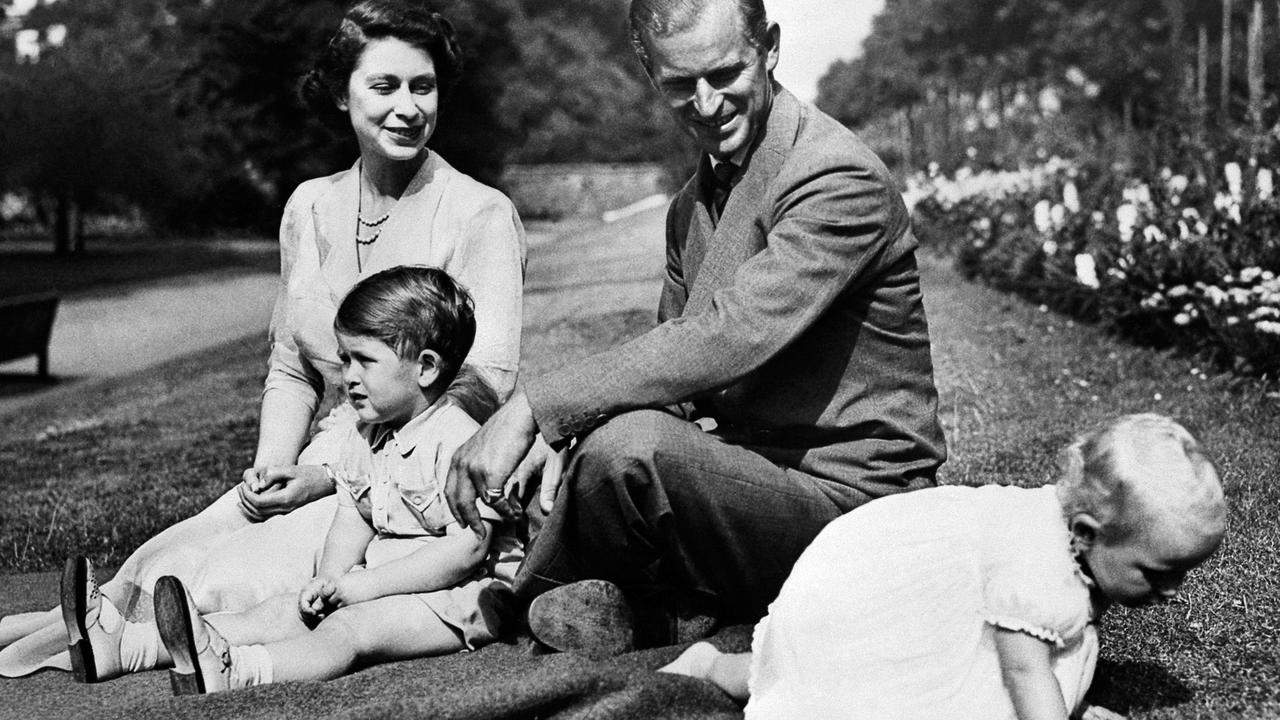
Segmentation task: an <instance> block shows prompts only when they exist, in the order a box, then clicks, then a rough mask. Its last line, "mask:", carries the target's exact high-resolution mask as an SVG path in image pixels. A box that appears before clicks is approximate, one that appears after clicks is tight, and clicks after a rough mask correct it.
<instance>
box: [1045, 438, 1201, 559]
mask: <svg viewBox="0 0 1280 720" xmlns="http://www.w3.org/2000/svg"><path fill="white" fill-rule="evenodd" d="M1058 487H1059V488H1060V489H1061V490H1062V493H1061V496H1062V498H1063V510H1064V511H1065V513H1066V514H1067V516H1068V517H1072V516H1074V515H1075V514H1077V513H1081V512H1083V513H1088V514H1090V515H1092V516H1093V517H1094V518H1096V519H1097V520H1098V521H1099V522H1100V523H1101V524H1102V535H1103V536H1105V537H1109V538H1111V539H1121V538H1123V537H1125V536H1127V535H1128V534H1129V533H1131V532H1133V531H1134V530H1136V529H1138V526H1140V525H1141V523H1142V519H1143V518H1145V517H1147V514H1148V513H1155V514H1156V515H1157V516H1158V517H1160V518H1168V519H1169V520H1173V519H1178V520H1181V521H1182V522H1185V523H1193V524H1196V525H1198V526H1199V530H1200V531H1201V532H1204V533H1206V534H1210V533H1212V534H1217V535H1221V534H1222V532H1223V529H1224V526H1225V521H1226V503H1225V501H1224V499H1223V494H1222V485H1221V483H1220V482H1219V481H1218V471H1217V469H1216V468H1215V467H1214V465H1213V462H1212V461H1211V460H1210V459H1209V458H1208V456H1206V455H1205V453H1204V450H1203V449H1201V447H1200V443H1199V442H1197V441H1196V439H1195V438H1194V437H1192V435H1191V433H1190V432H1188V431H1187V429H1186V428H1184V427H1183V426H1182V425H1179V424H1178V423H1176V422H1174V421H1173V420H1172V419H1170V418H1168V417H1165V416H1163V415H1158V414H1155V413H1142V414H1138V415H1125V416H1123V417H1120V418H1118V419H1116V420H1113V421H1111V422H1109V423H1106V424H1104V425H1102V426H1101V427H1099V428H1097V429H1095V430H1093V431H1090V432H1088V433H1085V434H1084V435H1081V436H1080V437H1078V438H1077V439H1076V440H1075V442H1073V443H1071V445H1070V446H1068V447H1067V449H1066V450H1064V451H1063V454H1062V474H1061V476H1060V478H1059V480H1058ZM1134 510H1139V511H1145V512H1134Z"/></svg>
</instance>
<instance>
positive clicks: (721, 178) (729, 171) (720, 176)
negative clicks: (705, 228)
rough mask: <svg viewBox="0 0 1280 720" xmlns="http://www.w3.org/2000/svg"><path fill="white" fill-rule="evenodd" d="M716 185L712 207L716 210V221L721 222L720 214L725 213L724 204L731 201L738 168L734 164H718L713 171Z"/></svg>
mask: <svg viewBox="0 0 1280 720" xmlns="http://www.w3.org/2000/svg"><path fill="white" fill-rule="evenodd" d="M713 172H714V174H715V185H714V187H712V189H711V207H712V208H713V209H714V210H715V221H716V222H719V221H720V213H722V212H724V204H725V203H726V202H728V201H729V192H730V191H731V190H733V179H734V177H735V176H737V174H738V168H737V166H735V165H734V164H733V163H729V162H722V163H718V164H717V165H716V166H715V169H714V170H713Z"/></svg>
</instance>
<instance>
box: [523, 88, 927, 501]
mask: <svg viewBox="0 0 1280 720" xmlns="http://www.w3.org/2000/svg"><path fill="white" fill-rule="evenodd" d="M775 89H776V91H777V92H776V95H775V98H774V101H773V105H772V108H771V110H770V113H769V118H768V121H767V123H766V125H765V128H764V132H763V134H762V135H761V137H759V138H758V139H757V142H756V146H755V148H754V149H753V150H752V151H751V153H750V154H749V156H748V158H747V161H746V163H745V165H744V167H743V170H742V173H741V176H740V180H739V181H738V182H737V184H736V185H735V186H734V189H733V191H732V193H731V194H730V195H729V199H728V203H727V205H726V206H725V208H724V211H723V213H722V216H721V219H720V222H719V223H718V224H713V222H712V219H711V215H710V213H709V211H708V203H709V200H708V198H709V193H708V192H707V188H708V187H709V182H710V181H709V176H710V175H711V169H710V165H709V163H708V162H707V161H706V160H705V159H704V161H703V162H702V163H701V166H700V167H699V169H698V171H697V174H696V175H695V176H694V177H693V178H692V179H691V180H690V181H689V182H688V183H687V184H686V185H685V187H684V188H683V189H682V190H681V191H680V192H679V194H678V195H677V196H676V197H675V198H674V200H673V201H672V203H671V205H670V208H669V210H668V213H667V225H666V233H667V258H666V277H665V280H664V284H663V290H662V297H661V300H660V304H659V309H658V319H659V322H660V324H659V325H658V326H657V327H656V328H654V329H652V330H650V331H649V332H647V333H645V334H644V335H642V336H640V337H638V338H635V339H634V340H631V341H629V342H627V343H624V344H622V345H620V346H618V347H616V348H613V349H611V350H608V351H605V352H603V353H600V354H598V355H595V356H592V357H589V358H586V359H583V360H580V361H577V362H573V363H568V364H566V365H565V366H564V367H562V368H559V369H557V370H555V371H553V372H551V373H548V374H546V375H543V376H541V377H538V378H533V379H531V380H529V381H527V385H526V393H527V395H528V398H529V402H530V405H531V407H532V408H533V412H534V417H535V419H536V421H537V423H538V427H539V430H540V431H541V432H542V433H543V436H544V437H545V438H547V440H548V441H549V442H551V443H553V444H555V443H557V442H563V441H564V440H566V439H567V438H570V437H572V436H574V435H578V434H581V433H585V432H587V431H589V430H590V429H591V428H593V427H595V426H596V425H598V424H600V423H601V422H603V421H604V420H605V419H607V418H608V417H610V416H612V415H615V414H618V413H621V412H624V411H627V410H631V409H637V408H644V407H666V406H671V405H674V404H678V403H686V402H689V401H692V404H693V406H694V407H695V408H696V410H697V412H699V413H701V414H704V415H708V416H711V417H714V418H715V419H716V421H717V422H718V423H719V429H718V430H717V432H719V433H721V434H722V435H724V437H725V438H726V440H727V441H729V442H734V443H737V444H741V445H745V446H748V447H750V448H752V449H754V450H756V451H758V452H760V453H761V454H763V455H765V456H766V457H768V458H770V459H772V460H774V461H775V462H777V463H779V464H781V465H783V466H786V467H791V468H795V469H798V470H800V471H803V472H806V473H808V474H811V475H815V476H818V477H821V478H826V479H830V480H833V481H835V482H836V483H838V484H839V485H845V486H848V487H850V488H853V489H856V490H859V491H861V492H863V493H866V494H869V495H871V496H873V497H876V496H880V495H884V494H888V493H892V492H895V491H898V490H903V489H908V488H914V487H918V486H922V485H927V484H931V483H932V482H933V478H934V474H935V471H936V470H937V467H938V466H939V465H940V464H941V463H942V462H943V460H944V459H945V457H946V445H945V443H944V441H943V437H942V431H941V428H940V426H939V424H938V420H937V391H936V390H935V388H934V382H933V363H932V358H931V357H930V348H929V331H928V325H927V323H926V320H925V314H924V306H923V303H922V300H921V294H920V282H919V273H918V270H917V266H916V260H915V249H916V240H915V237H914V236H913V235H912V233H911V229H910V221H909V217H908V214H907V210H906V207H905V205H904V204H903V202H902V198H901V195H900V194H899V193H898V192H897V190H895V188H894V185H893V182H892V180H891V178H890V176H889V173H888V170H887V169H886V168H885V167H884V165H883V164H882V163H881V162H880V161H879V160H878V159H877V158H876V157H875V155H874V153H872V152H871V151H870V150H869V149H868V148H867V147H866V146H865V145H864V144H863V143H862V142H861V141H860V140H858V139H857V137H855V136H854V135H853V133H851V132H850V131H849V130H848V129H846V128H845V127H843V126H842V125H840V124H839V123H838V122H836V121H835V120H834V119H832V118H830V117H829V116H827V115H825V114H824V113H822V112H821V111H819V110H818V109H817V108H815V107H813V106H812V105H809V104H807V103H803V102H800V101H799V100H797V99H796V98H795V97H794V96H793V95H792V94H791V93H789V92H787V91H786V90H784V89H782V88H781V87H780V86H776V85H775Z"/></svg>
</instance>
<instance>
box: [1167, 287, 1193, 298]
mask: <svg viewBox="0 0 1280 720" xmlns="http://www.w3.org/2000/svg"><path fill="white" fill-rule="evenodd" d="M1190 293H1191V291H1190V290H1188V289H1187V286H1186V285H1174V286H1173V287H1171V288H1169V291H1168V293H1166V294H1167V295H1168V296H1169V297H1171V298H1180V297H1185V296H1186V295H1189V294H1190Z"/></svg>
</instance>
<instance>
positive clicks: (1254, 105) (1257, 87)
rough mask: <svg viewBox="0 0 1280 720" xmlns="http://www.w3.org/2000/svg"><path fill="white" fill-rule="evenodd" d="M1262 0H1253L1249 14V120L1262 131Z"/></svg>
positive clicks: (1256, 128) (1258, 131) (1257, 131)
mask: <svg viewBox="0 0 1280 720" xmlns="http://www.w3.org/2000/svg"><path fill="white" fill-rule="evenodd" d="M1263 17H1264V16H1263V14H1262V0H1253V12H1252V13H1250V14H1249V45H1248V48H1249V54H1248V55H1249V70H1248V73H1249V122H1250V124H1252V125H1253V131H1254V132H1255V133H1260V132H1262V93H1263V89H1262V21H1263Z"/></svg>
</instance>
